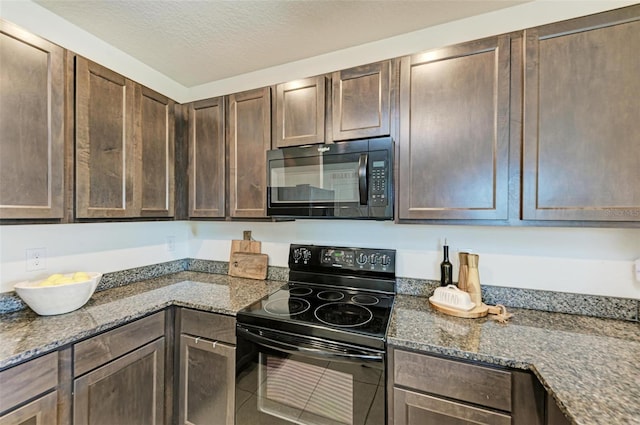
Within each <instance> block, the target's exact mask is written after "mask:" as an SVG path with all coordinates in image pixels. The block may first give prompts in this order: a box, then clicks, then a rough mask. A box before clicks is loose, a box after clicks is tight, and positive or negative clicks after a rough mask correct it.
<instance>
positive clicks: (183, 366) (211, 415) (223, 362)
mask: <svg viewBox="0 0 640 425" xmlns="http://www.w3.org/2000/svg"><path fill="white" fill-rule="evenodd" d="M235 364H236V349H235V347H233V346H231V345H227V344H224V343H221V342H219V341H211V340H208V339H204V338H196V337H193V336H190V335H181V336H180V391H179V392H178V394H179V397H180V400H179V410H178V412H179V413H178V414H179V419H178V421H179V422H178V423H180V424H195V425H204V424H220V425H233V423H234V406H235V385H234V381H235Z"/></svg>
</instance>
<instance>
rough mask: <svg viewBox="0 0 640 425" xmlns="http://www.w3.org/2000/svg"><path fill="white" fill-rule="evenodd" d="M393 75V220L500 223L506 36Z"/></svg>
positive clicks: (504, 190)
mask: <svg viewBox="0 0 640 425" xmlns="http://www.w3.org/2000/svg"><path fill="white" fill-rule="evenodd" d="M400 68H401V69H400V72H401V74H400V144H399V145H400V170H399V200H400V203H399V217H400V219H507V218H508V208H507V207H508V192H509V188H508V171H509V169H508V159H509V158H508V153H509V84H510V81H509V75H510V40H509V37H508V36H501V37H494V38H489V39H485V40H479V41H475V42H471V43H466V44H463V45H458V46H453V47H449V48H444V49H440V50H435V51H432V52H428V53H424V54H420V55H414V56H408V57H404V58H402V60H401V65H400Z"/></svg>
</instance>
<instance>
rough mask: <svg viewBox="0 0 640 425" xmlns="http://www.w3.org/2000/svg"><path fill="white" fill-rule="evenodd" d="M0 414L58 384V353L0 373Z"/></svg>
mask: <svg viewBox="0 0 640 425" xmlns="http://www.w3.org/2000/svg"><path fill="white" fill-rule="evenodd" d="M0 382H1V383H2V385H0V412H4V411H6V410H9V409H11V408H13V407H14V406H16V405H18V404H20V403H24V402H25V401H27V400H29V399H30V398H33V397H36V396H38V395H40V394H43V393H45V392H47V391H49V390H51V389H53V388H55V386H56V385H57V384H58V353H57V352H53V353H49V354H46V355H44V356H42V357H38V358H36V359H33V360H30V361H28V362H26V363H22V364H20V365H18V366H14V367H12V368H9V369H6V370H3V371H2V372H0Z"/></svg>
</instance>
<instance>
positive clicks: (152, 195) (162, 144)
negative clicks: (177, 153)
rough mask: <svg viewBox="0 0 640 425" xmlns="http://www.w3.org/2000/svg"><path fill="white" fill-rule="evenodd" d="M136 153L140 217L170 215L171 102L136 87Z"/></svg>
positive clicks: (172, 178)
mask: <svg viewBox="0 0 640 425" xmlns="http://www.w3.org/2000/svg"><path fill="white" fill-rule="evenodd" d="M138 88H139V90H140V91H141V93H140V94H139V96H136V97H137V98H138V99H140V102H141V105H140V106H139V107H140V112H139V114H140V115H139V117H140V125H139V126H138V127H137V130H138V131H139V132H140V134H139V136H138V139H139V141H140V147H139V151H138V153H139V155H140V161H139V162H140V164H139V166H140V167H141V175H139V176H136V177H137V178H138V179H139V181H140V185H139V186H138V191H139V195H138V196H139V198H140V202H141V205H140V213H141V215H143V216H155V217H170V216H172V215H173V202H174V183H175V182H174V149H175V147H174V146H175V145H174V122H175V120H174V102H173V101H171V100H169V99H167V98H166V97H164V96H162V95H160V94H158V93H155V92H153V91H151V90H149V89H147V88H146V87H140V86H138Z"/></svg>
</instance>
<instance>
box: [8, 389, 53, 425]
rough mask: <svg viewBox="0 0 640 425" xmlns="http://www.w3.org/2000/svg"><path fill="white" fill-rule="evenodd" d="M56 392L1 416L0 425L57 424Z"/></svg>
mask: <svg viewBox="0 0 640 425" xmlns="http://www.w3.org/2000/svg"><path fill="white" fill-rule="evenodd" d="M57 399H58V393H57V392H56V391H54V392H52V393H49V394H47V395H46V396H44V397H40V398H38V399H36V400H34V401H32V402H31V403H29V404H27V405H25V406H22V407H21V408H19V409H16V410H14V411H13V412H11V413H7V414H6V415H4V416H0V425H50V424H55V423H56V414H57V404H56V403H57Z"/></svg>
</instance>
